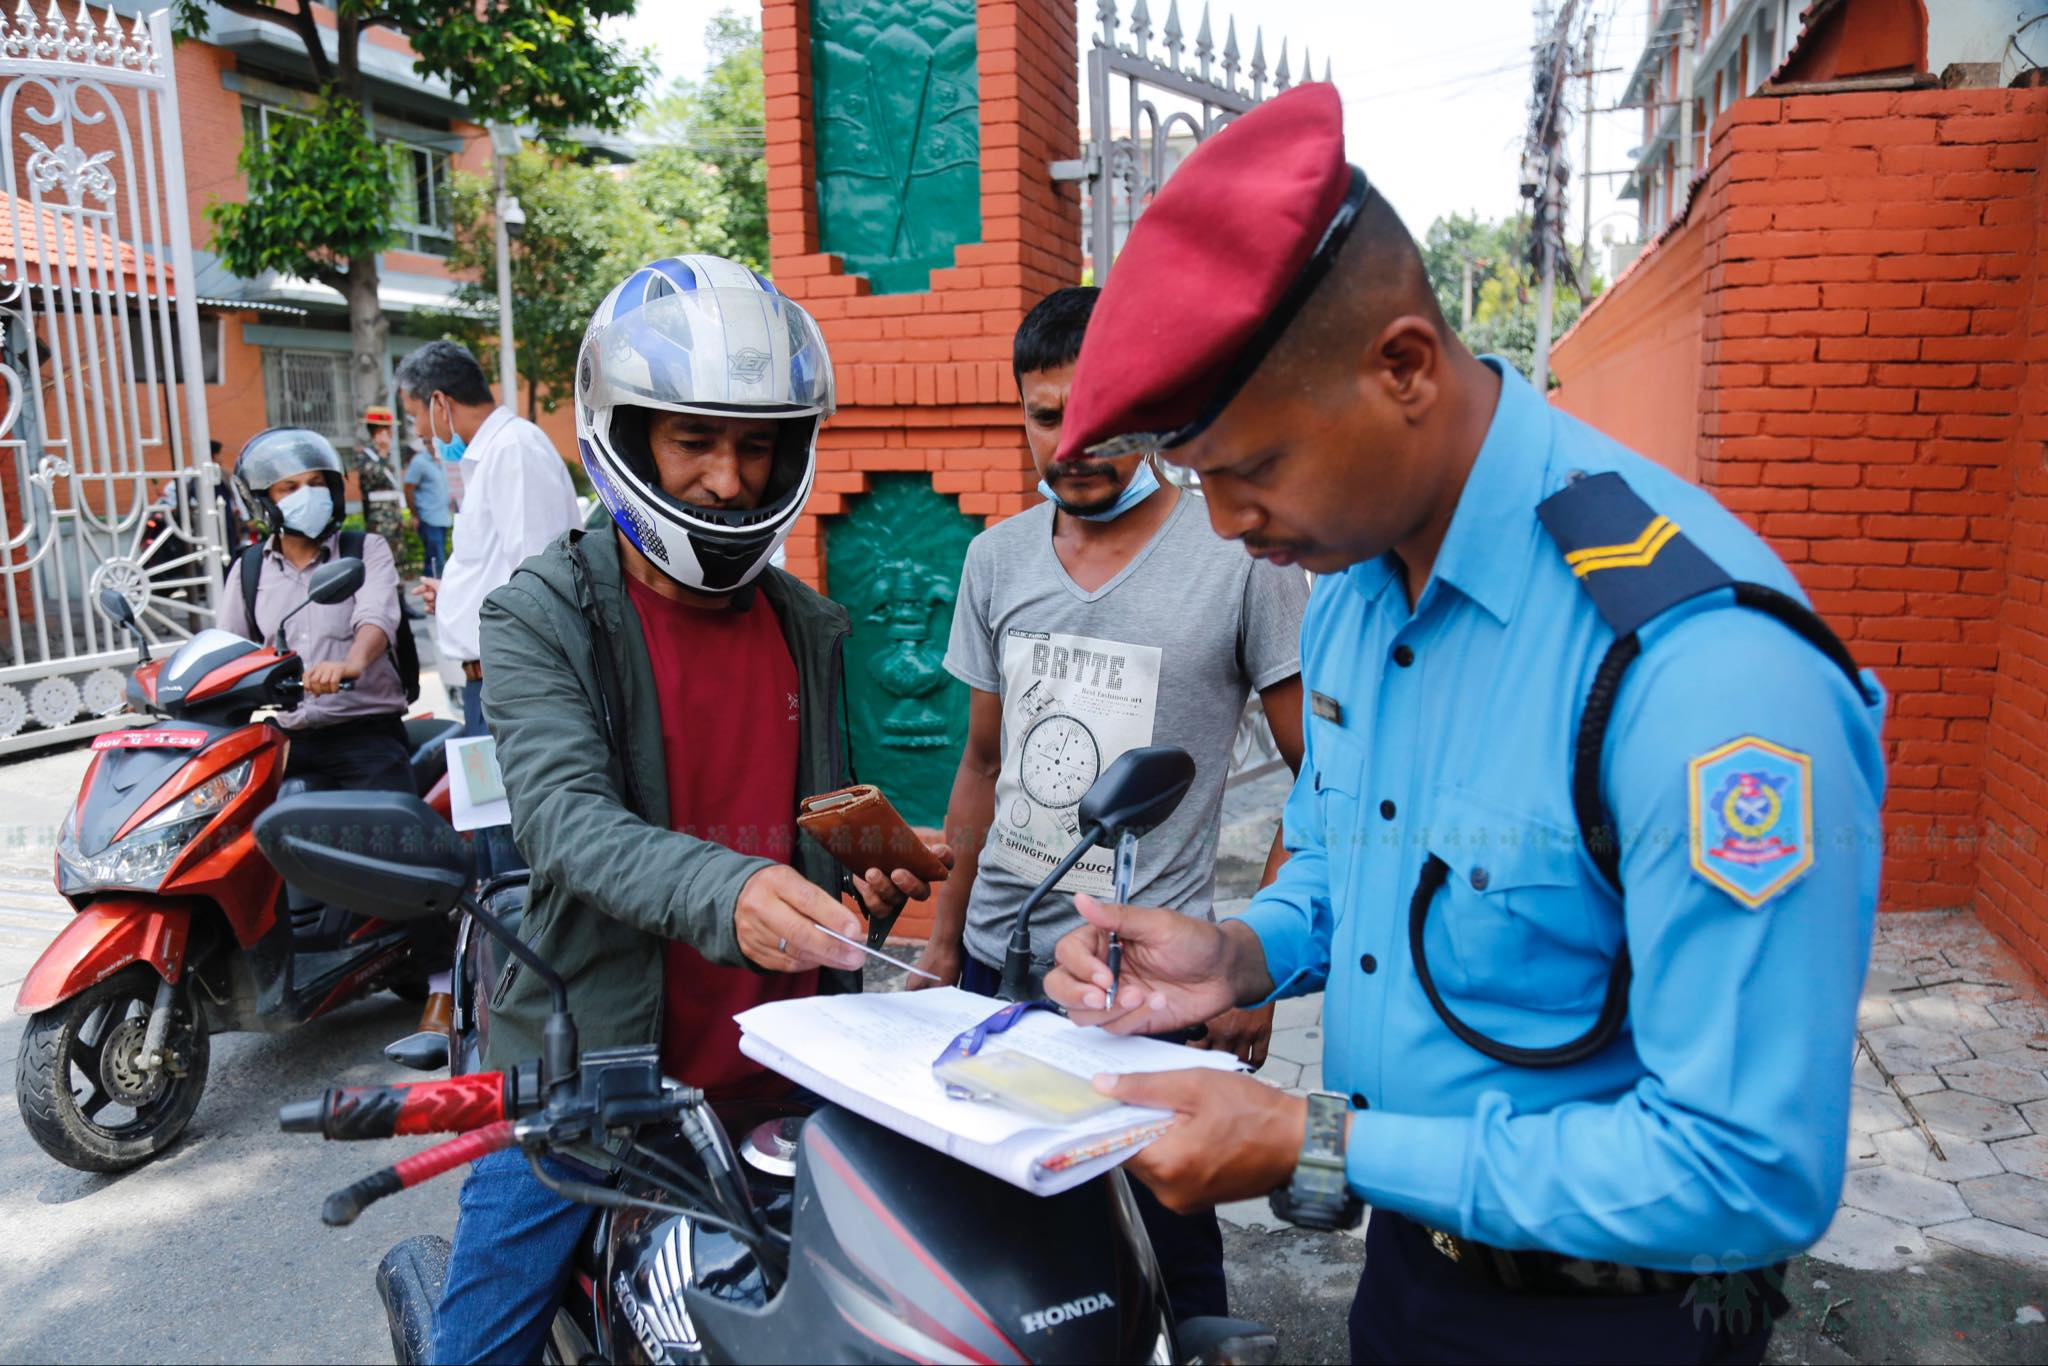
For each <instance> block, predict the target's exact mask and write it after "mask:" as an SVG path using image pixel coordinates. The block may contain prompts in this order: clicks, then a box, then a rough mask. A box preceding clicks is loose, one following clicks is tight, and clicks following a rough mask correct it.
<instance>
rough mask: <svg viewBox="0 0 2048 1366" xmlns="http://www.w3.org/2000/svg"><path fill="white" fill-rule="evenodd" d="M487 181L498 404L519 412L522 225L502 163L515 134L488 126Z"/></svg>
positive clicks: (516, 137)
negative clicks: (516, 313)
mask: <svg viewBox="0 0 2048 1366" xmlns="http://www.w3.org/2000/svg"><path fill="white" fill-rule="evenodd" d="M490 131H491V181H492V186H493V189H494V190H495V191H496V193H495V196H494V203H493V213H492V218H493V220H494V221H495V223H496V225H497V226H496V233H497V255H498V401H499V402H500V403H502V404H504V405H505V406H506V407H507V408H510V409H511V410H512V411H513V412H518V411H519V365H518V361H517V357H516V355H515V354H514V352H513V350H512V232H511V229H512V226H513V224H512V221H511V220H513V219H514V218H515V217H516V219H517V221H518V222H519V223H520V224H524V223H525V222H526V214H525V213H524V211H522V210H520V208H519V201H518V200H516V199H514V198H513V197H512V196H511V195H510V194H508V193H507V192H506V190H505V162H506V160H507V159H508V158H510V157H511V156H513V155H515V154H516V153H517V152H518V151H519V130H518V129H517V128H513V127H511V126H509V125H507V124H502V123H497V124H492V125H491V130H490Z"/></svg>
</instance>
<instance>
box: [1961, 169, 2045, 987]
mask: <svg viewBox="0 0 2048 1366" xmlns="http://www.w3.org/2000/svg"><path fill="white" fill-rule="evenodd" d="M2034 151H2035V156H2036V158H2037V159H2036V161H2035V165H2036V166H2041V165H2043V160H2042V157H2043V149H2042V146H2041V145H2040V144H2036V147H2035V149H2034ZM2033 229H2034V243H2035V246H2034V260H2035V262H2036V263H2041V262H2048V186H2044V189H2043V192H2042V193H2037V194H2036V196H2035V201H2034V222H2033ZM2026 283H2027V285H2028V286H2029V292H2030V296H2031V297H2028V298H2027V299H2026V300H2025V302H2026V304H2027V305H2028V307H2029V314H2030V316H2029V318H2028V319H2027V323H2026V325H2025V329H2024V332H2023V337H2024V341H2023V343H2022V347H2021V352H2020V355H2021V359H2022V360H2023V361H2024V363H2025V365H2026V374H2025V378H2024V379H2023V380H2022V381H2021V384H2020V405H2019V409H2020V412H2019V433H2018V439H2017V440H2016V441H2015V442H2014V443H2013V447H2012V460H2011V462H2010V464H2009V465H2008V468H2009V469H2010V471H2011V473H2012V487H2011V492H2010V495H2009V502H2008V504H2007V508H2008V515H2009V518H2010V525H2011V533H2010V539H2009V542H2008V544H2007V548H2006V559H2005V583H2004V585H2003V592H2002V593H2001V594H2000V598H2001V602H2000V607H1999V615H1998V672H1997V676H1996V678H1995V679H1994V681H1993V685H1992V691H1991V720H1990V727H1989V730H1990V734H1991V736H1992V737H1994V738H1993V740H1992V741H1991V742H1990V743H1989V744H1987V745H1986V747H1985V753H1984V798H1983V805H1982V808H1981V810H1982V817H1983V822H1984V827H1985V830H1986V834H1987V839H1986V843H1985V847H1984V851H1983V856H1982V858H1981V859H1980V860H1979V862H1978V870H1979V871H1978V878H1977V899H1976V904H1977V910H1978V913H1979V914H1980V915H1982V916H1983V917H1984V920H1985V922H1986V923H1987V924H1989V925H1991V926H1992V927H1993V928H1994V929H1996V930H1997V931H1998V933H1999V934H2000V935H2002V936H2003V937H2004V938H2005V940H2006V942H2007V943H2009V944H2011V945H2012V946H2013V947H2014V948H2015V949H2017V950H2018V951H2019V953H2020V955H2021V956H2022V957H2023V958H2025V959H2026V960H2027V961H2028V962H2029V963H2031V964H2032V965H2033V966H2034V968H2035V969H2036V970H2037V971H2040V972H2043V974H2044V975H2048V915H2044V914H2043V910H2042V903H2043V899H2044V898H2043V888H2044V887H2048V863H2044V858H2048V851H2044V850H2043V849H2042V847H2041V846H2040V844H2039V843H2038V842H2037V841H2038V839H2039V837H2040V835H2041V832H2043V831H2048V780H2044V778H2043V775H2044V774H2048V331H2044V325H2048V278H2044V277H2043V275H2042V273H2041V272H2040V271H2039V270H2038V269H2036V270H2034V271H2032V272H2030V274H2029V277H2028V279H2027V281H2026ZM2015 302H2018V300H2016V301H2015Z"/></svg>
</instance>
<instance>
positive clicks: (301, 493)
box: [217, 427, 413, 792]
mask: <svg viewBox="0 0 2048 1366" xmlns="http://www.w3.org/2000/svg"><path fill="white" fill-rule="evenodd" d="M235 480H236V482H237V483H238V484H240V485H241V487H242V491H243V494H244V496H245V497H246V498H247V499H248V502H249V504H250V506H251V507H253V508H254V509H256V511H257V514H258V520H259V521H260V522H261V523H262V524H263V526H264V529H265V530H266V531H267V532H268V533H269V534H268V535H267V536H265V537H264V539H263V541H262V542H261V543H260V544H257V545H253V546H250V547H249V548H248V549H247V550H244V551H243V552H242V555H243V556H245V557H246V556H252V555H253V556H256V557H257V561H258V564H259V566H260V569H259V577H258V578H257V581H256V592H255V599H256V610H255V612H254V613H253V614H251V613H250V611H249V610H248V607H247V605H246V598H245V594H244V592H243V591H242V584H243V576H244V574H245V573H246V572H247V571H246V570H245V568H244V566H243V563H242V562H241V561H240V560H238V561H237V563H235V564H234V565H232V566H230V567H229V569H228V578H227V583H226V584H225V586H224V587H223V588H222V591H221V595H220V613H219V616H218V618H217V624H218V625H219V626H220V628H221V629H222V630H224V631H233V632H234V633H235V634H236V635H240V636H246V637H248V638H249V639H251V640H254V641H258V642H268V641H270V640H271V639H273V638H274V637H275V636H276V634H277V627H278V623H279V622H280V621H281V620H283V619H284V617H285V614H286V613H288V612H292V609H294V608H296V607H298V606H299V604H300V603H302V602H304V601H305V599H306V590H307V587H308V585H309V583H310V581H311V579H312V575H313V571H314V570H316V569H318V568H319V567H320V566H321V565H323V564H326V563H328V562H329V561H331V560H335V559H338V558H341V556H342V553H343V552H342V546H341V535H340V534H339V533H340V529H341V515H342V489H343V475H342V467H341V457H340V456H339V455H337V454H336V453H335V450H334V447H333V446H332V445H331V444H329V442H328V440H327V438H326V437H324V436H322V435H320V434H319V433H318V432H313V431H308V430H306V429H305V428H303V427H272V428H271V429H270V430H268V431H264V432H258V433H257V434H256V435H255V436H252V437H250V438H249V443H248V444H247V445H245V446H243V447H242V453H241V455H239V456H238V457H236V459H235ZM361 557H362V561H363V584H362V587H360V588H358V589H356V591H355V595H354V596H353V597H350V598H348V599H347V600H346V601H343V602H338V603H333V604H330V605H323V604H320V603H314V604H312V605H310V606H308V607H307V608H305V610H304V611H300V612H297V613H296V614H294V615H293V616H292V618H291V620H290V621H287V622H285V623H284V633H285V644H286V645H287V646H288V647H289V648H290V649H292V650H293V651H294V652H296V653H297V654H298V656H299V658H300V659H302V660H303V661H305V682H306V697H305V700H304V701H302V702H300V703H299V705H298V706H297V707H295V708H293V709H292V710H291V711H287V712H282V713H280V714H279V715H278V717H277V718H276V720H277V724H278V725H279V726H281V727H283V728H284V730H285V733H286V734H288V735H289V736H290V737H291V746H290V748H289V750H288V751H287V756H286V759H285V776H286V777H287V778H307V779H310V780H312V781H313V782H315V783H316V784H317V785H320V786H327V787H337V788H361V789H367V790H376V791H386V792H410V791H412V790H413V782H412V756H411V751H410V749H409V748H408V747H407V745H406V742H405V722H404V713H405V688H404V685H403V683H401V681H400V679H399V674H398V666H397V663H396V662H395V659H394V657H393V652H392V642H393V641H394V640H395V639H396V638H397V634H398V571H397V568H396V567H395V566H394V565H393V564H392V562H391V551H390V548H389V547H387V546H386V545H385V544H384V541H383V538H382V537H378V536H364V537H363V538H362V546H361ZM351 680H353V682H354V684H355V686H354V687H353V688H350V689H348V690H346V691H343V690H342V688H341V685H342V684H343V683H344V682H348V681H351Z"/></svg>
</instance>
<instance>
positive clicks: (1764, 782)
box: [1686, 735, 1813, 910]
mask: <svg viewBox="0 0 2048 1366" xmlns="http://www.w3.org/2000/svg"><path fill="white" fill-rule="evenodd" d="M1686 789H1687V795H1688V797H1689V798H1690V801H1691V806H1692V831H1691V833H1692V840H1691V853H1692V870H1693V871H1694V872H1695V873H1697V874H1699V876H1700V877H1702V878H1704V879H1705V880H1706V881H1708V882H1710V883H1712V884H1713V885H1714V886H1716V887H1719V888H1720V889H1721V890H1722V891H1724V892H1726V893H1728V895H1730V896H1732V897H1734V898H1735V899H1736V900H1737V901H1739V902H1741V903H1742V904H1743V905H1745V906H1747V907H1749V908H1750V909H1751V910H1760V909H1761V908H1762V907H1763V905H1764V903H1766V902H1768V901H1769V900H1770V899H1771V898H1773V897H1775V896H1777V895H1778V894H1779V893H1780V892H1783V891H1784V890H1785V889H1786V888H1787V887H1790V886H1791V885H1792V884H1793V883H1795V882H1797V881H1798V880H1799V878H1800V877H1801V875H1803V874H1804V873H1805V872H1806V870H1807V869H1808V868H1811V867H1812V866H1813V761H1812V760H1811V759H1810V758H1808V757H1807V756H1806V755H1804V754H1801V753H1800V752H1799V751H1798V750H1795V749H1786V748H1785V747H1784V746H1783V745H1774V744H1772V743H1771V742H1770V741H1769V740H1765V739H1761V738H1760V737H1758V736H1754V735H1745V736H1743V737H1741V738H1740V739H1736V740H1731V741H1729V742H1728V743H1727V744H1725V745H1722V746H1720V747H1719V748H1717V749H1712V750H1709V751H1707V752H1706V753H1705V754H1702V755H1700V756H1699V757H1697V758H1695V759H1694V760H1693V761H1692V762H1691V763H1690V764H1689V765H1687V772H1686Z"/></svg>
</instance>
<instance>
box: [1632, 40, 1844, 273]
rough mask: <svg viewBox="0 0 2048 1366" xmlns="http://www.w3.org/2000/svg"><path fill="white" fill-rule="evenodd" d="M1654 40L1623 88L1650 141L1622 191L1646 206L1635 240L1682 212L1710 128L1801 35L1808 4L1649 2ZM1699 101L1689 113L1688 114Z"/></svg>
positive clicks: (1637, 156) (1646, 140)
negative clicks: (1689, 114) (1687, 110)
mask: <svg viewBox="0 0 2048 1366" xmlns="http://www.w3.org/2000/svg"><path fill="white" fill-rule="evenodd" d="M1647 3H1648V4H1649V8H1650V33H1649V39H1648V41H1647V42H1645V43H1644V45H1643V50H1642V52H1641V53H1640V54H1639V55H1638V56H1637V57H1636V61H1635V66H1634V68H1633V69H1632V70H1631V71H1630V73H1629V78H1628V88H1627V89H1626V90H1625V91H1623V92H1622V97H1621V104H1622V106H1623V107H1624V108H1628V109H1640V110H1641V111H1642V117H1643V140H1642V143H1641V144H1640V145H1639V146H1637V147H1636V149H1635V150H1634V151H1633V152H1631V153H1630V154H1629V160H1630V161H1632V162H1633V163H1634V165H1635V170H1634V172H1633V173H1632V174H1631V175H1630V176H1629V178H1628V181H1627V182H1626V186H1625V188H1624V189H1623V191H1622V197H1623V198H1624V199H1627V198H1634V199H1636V200H1637V201H1639V209H1640V211H1639V214H1638V217H1637V220H1636V221H1637V227H1638V232H1637V235H1636V240H1637V241H1638V242H1648V241H1650V240H1651V239H1653V238H1655V237H1656V235H1657V234H1658V233H1659V232H1661V231H1663V229H1664V226H1665V225H1666V224H1667V223H1669V222H1670V221H1671V220H1672V219H1673V218H1674V217H1676V216H1677V214H1678V211H1679V209H1680V208H1682V207H1683V206H1684V203H1685V195H1686V186H1687V185H1688V184H1689V182H1690V181H1691V180H1692V179H1693V177H1694V176H1695V175H1697V174H1698V171H1699V167H1700V165H1701V164H1702V162H1703V161H1704V160H1705V151H1706V136H1707V128H1708V126H1709V125H1711V124H1712V123H1713V121H1714V118H1715V117H1716V116H1717V115H1718V114H1720V112H1721V111H1722V110H1724V109H1726V108H1727V107H1728V106H1729V105H1731V104H1733V103H1734V102H1735V101H1737V100H1739V99H1741V98H1743V97H1744V96H1745V95H1749V94H1752V93H1753V92H1754V91H1755V90H1756V88H1757V87H1758V86H1760V85H1762V84H1763V83H1764V81H1766V80H1767V79H1769V77H1770V75H1771V73H1772V72H1773V71H1775V70H1777V68H1778V63H1779V62H1781V61H1783V60H1784V58H1785V55H1786V54H1787V53H1788V52H1790V51H1791V50H1792V45H1793V43H1794V42H1795V41H1796V40H1797V39H1798V37H1799V31H1800V27H1801V25H1802V23H1803V22H1804V15H1805V12H1806V10H1807V5H1806V3H1805V0H1647ZM1688 103H1690V104H1691V105H1692V117H1691V118H1690V119H1687V118H1685V117H1684V114H1685V106H1686V105H1687V104H1688Z"/></svg>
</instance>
